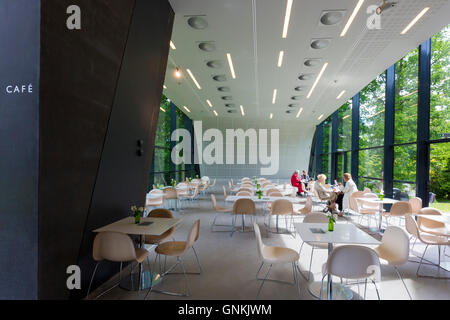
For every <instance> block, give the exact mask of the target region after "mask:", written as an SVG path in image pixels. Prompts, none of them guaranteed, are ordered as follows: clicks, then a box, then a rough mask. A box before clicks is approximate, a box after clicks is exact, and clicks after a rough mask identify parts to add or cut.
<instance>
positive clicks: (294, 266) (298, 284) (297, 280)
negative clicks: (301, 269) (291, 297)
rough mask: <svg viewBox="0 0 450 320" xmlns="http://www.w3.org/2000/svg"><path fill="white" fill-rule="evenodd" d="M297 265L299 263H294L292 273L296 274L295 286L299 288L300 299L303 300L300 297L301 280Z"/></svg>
mask: <svg viewBox="0 0 450 320" xmlns="http://www.w3.org/2000/svg"><path fill="white" fill-rule="evenodd" d="M296 264H297V262H293V263H292V273H293V274H294V282H295V285H296V286H297V291H298V298H299V299H300V298H301V296H300V279H299V278H298V274H297V266H296Z"/></svg>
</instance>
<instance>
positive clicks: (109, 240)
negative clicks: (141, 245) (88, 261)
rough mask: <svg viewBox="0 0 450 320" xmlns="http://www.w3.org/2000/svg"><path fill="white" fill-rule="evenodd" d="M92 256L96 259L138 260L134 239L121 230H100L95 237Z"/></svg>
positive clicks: (115, 260) (114, 260)
mask: <svg viewBox="0 0 450 320" xmlns="http://www.w3.org/2000/svg"><path fill="white" fill-rule="evenodd" d="M92 256H93V258H94V260H95V261H101V260H109V261H113V262H126V261H135V260H136V249H135V248H134V245H133V240H131V238H130V237H129V236H128V235H127V234H124V233H120V232H109V231H107V232H99V233H98V234H97V235H96V236H95V239H94V245H93V248H92Z"/></svg>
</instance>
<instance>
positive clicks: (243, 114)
mask: <svg viewBox="0 0 450 320" xmlns="http://www.w3.org/2000/svg"><path fill="white" fill-rule="evenodd" d="M241 113H242V116H243V117H244V116H245V112H244V107H243V106H242V105H241Z"/></svg>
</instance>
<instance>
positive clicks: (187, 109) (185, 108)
mask: <svg viewBox="0 0 450 320" xmlns="http://www.w3.org/2000/svg"><path fill="white" fill-rule="evenodd" d="M183 108H184V110H186V111H187V112H191V110H189V108H188V107H186V106H183Z"/></svg>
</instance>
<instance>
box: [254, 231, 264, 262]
mask: <svg viewBox="0 0 450 320" xmlns="http://www.w3.org/2000/svg"><path fill="white" fill-rule="evenodd" d="M253 229H254V230H255V236H256V244H257V246H258V256H259V258H260V259H261V260H264V254H263V252H264V243H263V242H262V239H261V230H259V226H258V225H257V224H256V222H255V223H253Z"/></svg>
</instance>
